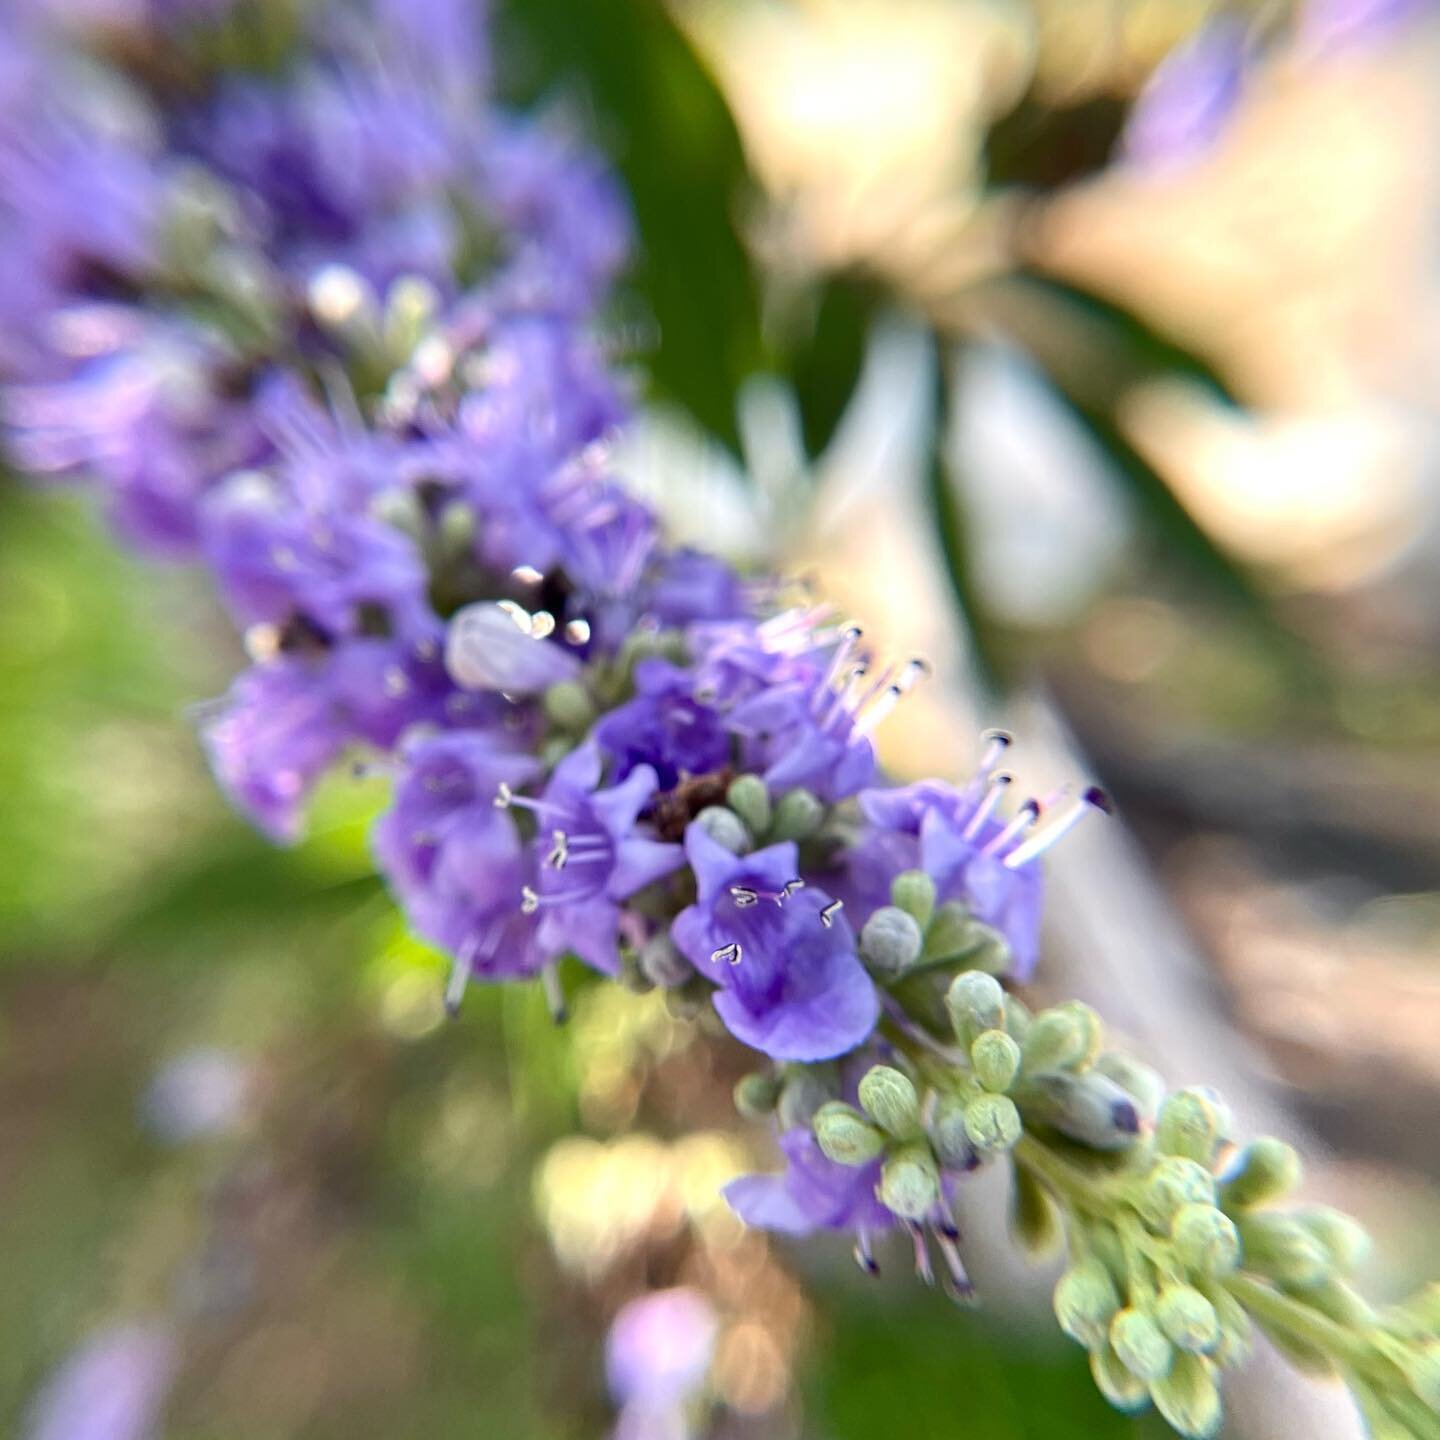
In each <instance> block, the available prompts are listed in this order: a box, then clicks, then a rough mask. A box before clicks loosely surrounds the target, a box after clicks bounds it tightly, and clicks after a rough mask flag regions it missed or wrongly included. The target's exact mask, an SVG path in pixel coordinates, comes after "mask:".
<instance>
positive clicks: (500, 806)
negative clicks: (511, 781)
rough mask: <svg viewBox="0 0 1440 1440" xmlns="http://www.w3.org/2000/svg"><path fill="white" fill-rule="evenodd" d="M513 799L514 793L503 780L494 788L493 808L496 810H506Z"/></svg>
mask: <svg viewBox="0 0 1440 1440" xmlns="http://www.w3.org/2000/svg"><path fill="white" fill-rule="evenodd" d="M514 799H515V792H514V791H513V790H512V789H511V788H510V786H509V785H508V784H506V782H505V781H504V780H502V781H501V782H500V783H499V784H498V785H497V786H496V787H495V808H496V809H497V810H508V809H509V808H510V804H511V802H512V801H513V800H514Z"/></svg>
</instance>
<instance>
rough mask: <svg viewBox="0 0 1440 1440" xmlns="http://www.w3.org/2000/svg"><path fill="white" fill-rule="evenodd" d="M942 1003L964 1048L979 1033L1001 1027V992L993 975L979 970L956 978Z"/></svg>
mask: <svg viewBox="0 0 1440 1440" xmlns="http://www.w3.org/2000/svg"><path fill="white" fill-rule="evenodd" d="M945 1004H946V1007H947V1008H948V1009H949V1011H950V1023H951V1024H952V1025H953V1026H954V1027H955V1034H956V1036H957V1037H958V1038H959V1040H960V1042H961V1043H962V1044H965V1045H968V1044H969V1043H970V1041H971V1040H973V1039H974V1038H975V1036H977V1035H978V1034H979V1033H980V1032H981V1031H982V1030H999V1029H1001V1028H1002V1027H1003V1026H1004V1024H1005V992H1004V991H1003V990H1002V989H1001V988H1000V982H999V981H998V980H997V979H996V978H995V977H994V976H993V975H986V974H984V973H983V972H982V971H980V970H966V971H965V972H964V973H963V974H960V975H957V976H956V977H955V978H954V979H953V980H952V981H951V982H950V989H949V990H948V991H947V992H946V995H945Z"/></svg>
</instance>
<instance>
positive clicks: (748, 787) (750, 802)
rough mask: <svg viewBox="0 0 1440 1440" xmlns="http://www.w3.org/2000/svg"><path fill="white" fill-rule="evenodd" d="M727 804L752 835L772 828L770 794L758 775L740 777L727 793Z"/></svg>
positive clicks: (734, 781) (731, 783)
mask: <svg viewBox="0 0 1440 1440" xmlns="http://www.w3.org/2000/svg"><path fill="white" fill-rule="evenodd" d="M725 803H726V804H727V805H728V806H729V807H730V808H731V809H732V810H733V811H734V812H735V813H736V814H737V815H738V816H739V817H740V818H741V819H742V820H743V821H744V822H745V828H746V829H747V830H748V831H749V832H750V833H751V834H752V835H763V834H765V832H766V831H767V830H769V828H770V792H769V791H768V790H767V789H766V788H765V782H764V781H763V780H762V779H761V778H760V777H759V776H758V775H739V776H737V777H736V778H735V779H734V780H732V781H731V782H730V788H729V789H728V790H726V792H725Z"/></svg>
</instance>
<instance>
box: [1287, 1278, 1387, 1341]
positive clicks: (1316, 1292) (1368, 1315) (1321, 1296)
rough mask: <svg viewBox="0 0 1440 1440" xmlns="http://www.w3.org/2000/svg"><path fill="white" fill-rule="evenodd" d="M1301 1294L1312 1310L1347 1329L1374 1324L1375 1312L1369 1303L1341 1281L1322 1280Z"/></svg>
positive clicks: (1357, 1328)
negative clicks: (1336, 1321)
mask: <svg viewBox="0 0 1440 1440" xmlns="http://www.w3.org/2000/svg"><path fill="white" fill-rule="evenodd" d="M1301 1293H1302V1294H1303V1297H1304V1300H1305V1303H1306V1304H1307V1305H1308V1306H1310V1308H1311V1309H1312V1310H1318V1311H1319V1312H1320V1313H1321V1314H1322V1315H1328V1316H1329V1317H1330V1318H1331V1319H1332V1320H1338V1321H1339V1322H1340V1323H1341V1324H1342V1325H1344V1326H1346V1327H1347V1328H1350V1329H1354V1330H1360V1329H1364V1328H1365V1327H1366V1326H1369V1325H1373V1324H1374V1323H1375V1311H1374V1310H1373V1309H1372V1308H1371V1306H1370V1304H1369V1302H1368V1301H1367V1300H1366V1299H1365V1297H1364V1296H1363V1295H1361V1294H1360V1293H1359V1291H1357V1290H1354V1289H1352V1288H1351V1287H1350V1286H1349V1285H1347V1284H1346V1283H1345V1282H1344V1281H1343V1280H1338V1279H1334V1278H1331V1279H1329V1280H1322V1281H1321V1282H1320V1284H1318V1285H1308V1286H1306V1287H1305V1289H1304V1290H1303V1291H1302V1292H1301Z"/></svg>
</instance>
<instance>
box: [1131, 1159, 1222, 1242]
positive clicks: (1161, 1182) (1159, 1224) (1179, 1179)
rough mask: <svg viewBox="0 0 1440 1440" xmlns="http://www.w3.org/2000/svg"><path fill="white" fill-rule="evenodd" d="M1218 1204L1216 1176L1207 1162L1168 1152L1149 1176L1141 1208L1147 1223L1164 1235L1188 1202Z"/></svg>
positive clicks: (1140, 1199) (1146, 1179) (1145, 1184)
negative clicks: (1198, 1162)
mask: <svg viewBox="0 0 1440 1440" xmlns="http://www.w3.org/2000/svg"><path fill="white" fill-rule="evenodd" d="M1214 1203H1215V1177H1214V1176H1213V1175H1211V1174H1210V1172H1209V1171H1208V1170H1207V1169H1205V1167H1204V1166H1203V1165H1197V1164H1196V1163H1195V1161H1193V1160H1186V1159H1183V1158H1182V1157H1181V1156H1179V1155H1165V1156H1162V1157H1161V1158H1160V1159H1159V1160H1157V1161H1156V1162H1155V1164H1154V1165H1153V1166H1152V1167H1151V1169H1150V1173H1149V1174H1148V1175H1147V1176H1146V1177H1145V1182H1144V1185H1143V1187H1142V1188H1141V1191H1140V1195H1139V1200H1138V1208H1139V1211H1140V1214H1141V1215H1142V1216H1143V1217H1144V1220H1145V1223H1146V1224H1147V1225H1149V1226H1150V1227H1151V1229H1153V1230H1154V1231H1155V1232H1156V1233H1157V1234H1160V1235H1164V1234H1167V1233H1168V1232H1169V1230H1170V1223H1171V1221H1173V1220H1174V1218H1175V1216H1176V1215H1178V1214H1179V1213H1180V1211H1181V1210H1182V1209H1183V1208H1184V1207H1185V1206H1186V1205H1190V1204H1197V1205H1213V1204H1214Z"/></svg>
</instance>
